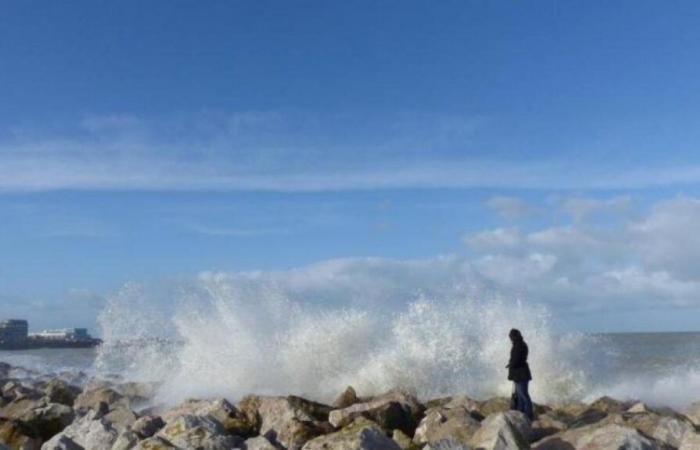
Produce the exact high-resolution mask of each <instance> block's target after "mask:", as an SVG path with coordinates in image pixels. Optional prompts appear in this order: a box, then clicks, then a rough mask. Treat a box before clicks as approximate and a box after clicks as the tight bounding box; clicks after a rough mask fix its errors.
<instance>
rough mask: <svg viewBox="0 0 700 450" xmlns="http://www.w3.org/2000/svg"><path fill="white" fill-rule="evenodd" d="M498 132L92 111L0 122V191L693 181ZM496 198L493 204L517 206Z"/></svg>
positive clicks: (269, 115) (323, 118) (470, 122)
mask: <svg viewBox="0 0 700 450" xmlns="http://www.w3.org/2000/svg"><path fill="white" fill-rule="evenodd" d="M500 133H501V131H500V130H498V128H497V127H495V126H494V125H492V124H491V123H490V122H489V120H486V119H484V118H483V117H478V116H474V117H462V116H449V115H438V114H421V113H393V114H376V113H375V114H366V115H361V114H343V113H334V114H327V115H320V114H311V113H308V112H300V111H282V112H280V111H272V112H241V113H231V114H223V113H199V114H183V115H181V116H179V117H168V118H142V117H133V116H128V115H113V116H94V117H87V118H84V119H83V120H81V121H78V123H74V124H61V125H52V126H44V127H42V128H37V127H25V128H14V129H11V130H0V191H4V192H17V191H20V192H21V191H46V190H61V189H76V190H176V191H188V190H221V191H234V190H265V191H282V192H299V191H301V192H304V191H328V190H363V189H396V188H465V187H492V188H540V189H606V188H639V187H647V186H659V185H669V184H683V183H697V182H698V181H700V166H692V165H691V166H684V167H674V166H663V165H658V164H655V166H656V167H655V169H654V170H653V171H650V170H648V169H647V168H646V167H647V166H648V164H647V165H646V166H645V165H643V163H644V161H641V163H640V164H642V165H639V166H637V167H631V168H630V167H628V166H617V165H615V164H613V163H610V164H609V165H606V163H605V162H602V163H601V162H600V161H596V162H595V163H584V162H581V161H580V160H579V161H578V162H576V161H577V159H576V158H571V157H570V156H571V155H566V154H563V153H561V152H559V154H560V156H559V157H556V156H552V155H553V153H552V152H551V149H550V151H548V152H547V153H546V154H548V155H549V156H547V157H545V153H543V154H542V157H538V158H523V157H521V156H520V155H522V154H525V153H528V152H530V149H528V148H526V147H524V146H521V147H519V146H518V144H517V143H512V142H511V143H509V144H508V145H509V146H510V147H512V148H510V150H509V151H507V152H504V150H503V149H502V148H501V147H502V146H503V145H504V143H503V142H501V141H499V140H498V138H497V135H499V134H500ZM504 200H505V199H500V200H499V201H500V203H501V204H500V205H496V204H494V205H493V207H494V208H500V209H501V210H502V211H505V209H504V208H510V211H511V212H510V213H508V214H515V216H519V215H520V214H522V213H523V211H517V212H516V209H517V206H516V205H512V204H511V205H505V204H503V201H504ZM594 207H595V206H594ZM514 208H515V209H514ZM571 208H572V211H574V210H577V211H578V210H580V209H581V208H584V209H585V208H586V205H576V204H572V205H571ZM515 216H513V217H515Z"/></svg>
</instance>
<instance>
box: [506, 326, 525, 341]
mask: <svg viewBox="0 0 700 450" xmlns="http://www.w3.org/2000/svg"><path fill="white" fill-rule="evenodd" d="M508 337H510V338H511V339H513V340H514V341H522V340H523V335H522V334H520V330H518V329H517V328H513V329H512V330H510V333H508Z"/></svg>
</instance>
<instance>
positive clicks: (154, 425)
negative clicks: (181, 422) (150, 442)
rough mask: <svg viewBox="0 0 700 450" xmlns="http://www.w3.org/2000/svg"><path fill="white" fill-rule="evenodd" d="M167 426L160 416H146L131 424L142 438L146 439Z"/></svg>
mask: <svg viewBox="0 0 700 450" xmlns="http://www.w3.org/2000/svg"><path fill="white" fill-rule="evenodd" d="M164 426H165V422H164V421H163V419H161V418H160V416H144V417H141V418H139V419H138V420H136V422H134V423H133V424H132V425H131V429H132V430H133V431H134V432H135V433H136V434H137V435H138V436H139V438H140V439H146V438H149V437H151V436H153V435H154V434H156V433H157V432H158V431H160V429H161V428H163V427H164Z"/></svg>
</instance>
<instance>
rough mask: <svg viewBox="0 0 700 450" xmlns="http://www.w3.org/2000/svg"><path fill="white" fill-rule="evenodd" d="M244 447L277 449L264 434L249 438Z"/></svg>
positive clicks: (251, 449)
mask: <svg viewBox="0 0 700 450" xmlns="http://www.w3.org/2000/svg"><path fill="white" fill-rule="evenodd" d="M243 448H245V450H277V447H275V446H274V445H272V443H271V442H270V441H268V440H267V438H266V437H264V436H258V437H254V438H250V439H247V440H246V441H245V445H244V447H243Z"/></svg>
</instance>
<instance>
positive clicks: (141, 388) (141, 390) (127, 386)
mask: <svg viewBox="0 0 700 450" xmlns="http://www.w3.org/2000/svg"><path fill="white" fill-rule="evenodd" d="M156 387H157V386H156V385H155V384H153V383H137V382H127V383H120V384H116V385H114V386H113V387H112V388H113V389H114V390H115V391H117V392H119V393H120V394H122V395H123V396H124V397H126V398H128V399H129V402H130V403H131V404H139V403H144V402H147V401H148V400H150V399H152V398H153V396H154V395H155V393H156Z"/></svg>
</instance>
